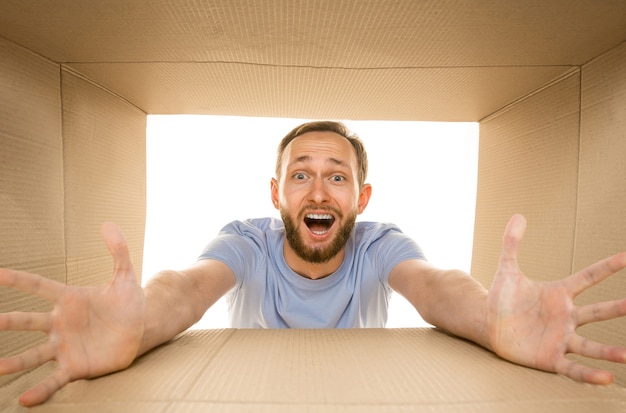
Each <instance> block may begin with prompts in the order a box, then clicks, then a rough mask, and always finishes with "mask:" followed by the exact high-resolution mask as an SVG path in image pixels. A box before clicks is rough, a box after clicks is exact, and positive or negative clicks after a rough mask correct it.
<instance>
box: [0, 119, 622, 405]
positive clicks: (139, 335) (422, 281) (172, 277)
mask: <svg viewBox="0 0 626 413" xmlns="http://www.w3.org/2000/svg"><path fill="white" fill-rule="evenodd" d="M366 174H367V157H366V153H365V150H364V149H363V146H362V144H361V141H360V140H359V139H358V138H357V137H356V136H354V135H350V133H349V131H348V130H347V129H346V128H345V127H344V126H343V125H342V124H340V123H335V122H312V123H307V124H304V125H301V126H299V127H297V128H295V129H294V130H293V131H291V132H290V133H289V134H288V135H287V136H286V137H285V138H284V139H283V141H282V142H281V144H280V146H279V151H278V157H277V165H276V178H274V179H272V181H271V195H272V202H273V203H274V206H275V207H276V208H277V209H278V210H279V211H280V213H281V217H282V222H281V221H280V220H276V219H269V218H268V219H259V220H249V221H245V222H234V223H231V224H229V225H228V226H226V227H225V228H224V229H223V231H222V232H221V233H220V235H219V236H218V237H217V238H216V239H215V240H214V241H212V242H211V243H209V245H208V246H207V248H206V249H205V251H204V252H203V253H202V255H201V257H200V259H199V260H198V261H197V262H196V263H195V264H194V265H192V266H191V267H190V268H187V269H185V270H183V271H163V272H160V273H159V274H157V275H156V276H155V277H154V278H153V280H152V281H151V282H150V283H149V285H147V286H146V288H145V289H144V290H142V289H141V288H140V287H139V286H138V284H137V282H136V277H135V274H134V271H133V268H132V265H131V262H130V258H129V254H128V248H127V245H126V242H125V241H124V238H123V235H122V233H121V231H120V230H119V228H118V227H117V226H115V225H114V224H105V225H103V231H102V232H103V237H104V240H105V243H106V245H107V247H108V249H109V251H110V253H111V255H112V257H113V261H114V273H113V279H112V281H111V282H110V283H109V284H108V285H105V286H101V287H86V288H84V287H83V288H81V287H71V286H66V285H64V284H60V283H57V282H54V281H51V280H48V279H46V278H43V277H40V276H38V275H34V274H28V273H24V272H19V271H13V270H8V269H6V270H0V285H4V286H8V287H12V288H17V289H20V290H23V291H25V292H27V293H31V294H37V295H39V296H41V297H44V298H46V299H49V300H50V301H52V303H53V304H54V309H53V311H52V312H51V313H46V314H37V313H7V314H2V315H0V330H41V331H44V332H46V333H47V334H48V335H49V340H48V342H46V343H44V344H42V345H40V346H38V347H35V348H33V349H30V350H27V351H25V352H24V353H22V354H20V355H17V356H14V357H10V358H7V359H5V360H2V361H0V373H3V374H7V373H12V372H16V371H19V370H22V369H26V368H30V367H34V366H38V365H41V364H42V363H45V362H47V361H49V360H53V359H54V360H56V361H57V363H58V369H57V370H56V371H55V372H54V373H53V374H52V375H51V376H50V377H49V378H47V379H45V380H44V381H43V382H42V383H40V384H39V385H37V386H36V387H34V388H33V389H31V390H29V391H27V392H26V393H25V394H24V395H23V396H22V397H21V398H20V402H21V403H22V404H24V405H27V406H30V405H34V404H37V403H41V402H43V401H45V400H46V399H47V398H48V397H49V396H50V395H52V394H53V393H54V392H55V391H56V390H58V389H59V388H61V387H62V386H64V385H65V384H66V383H68V382H70V381H73V380H77V379H80V378H87V377H96V376H99V375H103V374H106V373H110V372H114V371H117V370H121V369H124V368H126V367H128V366H129V365H130V364H131V363H132V362H133V360H134V359H135V358H136V357H138V356H140V355H141V354H143V353H145V352H146V351H148V350H150V349H152V348H154V347H155V346H157V345H159V344H161V343H164V342H166V341H168V340H170V339H171V338H173V337H174V336H175V335H176V334H178V333H180V332H182V331H184V330H185V329H187V328H189V327H190V326H191V325H193V324H194V323H195V322H196V321H197V320H199V319H200V317H201V316H202V314H203V313H204V312H205V311H206V310H207V309H208V308H209V307H210V306H211V305H212V304H213V303H215V302H216V301H217V300H218V299H219V298H220V297H221V296H223V295H224V294H226V293H229V299H230V303H231V314H230V317H231V322H232V323H233V327H262V328H280V327H300V328H307V327H325V328H331V327H381V326H384V324H385V321H386V304H387V299H388V297H389V294H390V292H391V290H395V291H396V292H398V293H400V294H402V295H403V296H404V297H406V298H407V299H408V300H409V301H410V302H411V303H412V304H413V305H414V306H415V308H416V309H417V311H419V312H420V314H421V315H422V317H423V318H424V319H425V320H426V321H428V322H429V323H431V324H433V325H436V326H438V327H440V328H442V329H445V330H448V331H449V332H451V333H453V334H455V335H458V336H461V337H464V338H467V339H469V340H472V341H474V342H476V343H478V344H480V345H481V346H483V347H485V348H487V349H489V350H491V351H493V352H495V353H496V354H498V355H499V356H501V357H503V358H505V359H507V360H510V361H512V362H514V363H518V364H522V365H526V366H529V367H533V368H537V369H542V370H546V371H552V372H556V373H560V374H564V375H566V376H569V377H571V378H573V379H575V380H579V381H585V382H589V383H597V384H606V383H610V382H612V380H613V376H612V374H611V373H610V372H608V371H601V370H595V369H591V368H589V367H586V366H583V365H580V364H577V363H576V362H574V361H572V360H569V359H567V358H566V357H565V354H566V353H576V354H580V355H582V356H585V357H593V358H598V359H604V360H609V361H614V362H626V349H625V348H619V347H615V346H608V345H604V344H601V343H596V342H592V341H590V340H587V339H585V338H583V337H580V336H578V335H577V334H576V332H575V330H576V328H577V327H578V326H580V325H583V324H586V323H590V322H594V321H601V320H607V319H611V318H616V317H620V316H623V315H626V299H623V300H618V301H613V302H607V303H599V304H594V305H589V306H584V307H580V308H579V307H575V306H574V305H573V298H574V297H575V296H576V295H578V294H579V293H581V292H582V291H584V290H585V289H587V288H588V287H590V286H592V285H594V284H596V283H598V282H600V281H601V280H603V279H604V278H606V277H608V276H609V275H611V274H613V273H615V272H617V271H619V270H621V269H623V268H624V267H626V253H622V254H618V255H615V256H613V257H610V258H607V259H605V260H602V261H600V262H598V263H596V264H594V265H591V266H590V267H588V268H586V269H584V270H582V271H580V272H579V273H576V274H574V275H572V276H570V277H568V278H566V279H564V280H561V281H559V282H551V283H539V282H534V281H531V280H530V279H528V278H526V277H525V276H524V275H523V274H522V273H521V271H520V269H519V268H518V266H517V253H518V249H519V244H520V242H521V239H522V236H523V234H524V231H525V225H526V223H525V220H524V218H523V217H521V216H519V215H516V216H514V217H512V218H511V220H510V221H509V223H508V225H507V227H506V229H505V233H504V239H503V248H502V254H501V257H500V261H499V266H498V270H497V274H496V277H495V279H494V282H493V285H492V286H491V288H490V290H489V291H487V290H485V289H484V288H483V287H482V286H481V285H480V284H479V283H478V282H476V281H475V280H474V279H473V278H472V277H470V276H469V275H468V274H465V273H463V272H461V271H455V270H441V269H438V268H435V267H433V266H432V265H430V264H429V263H428V262H427V261H425V259H424V257H423V254H422V252H421V250H420V249H419V247H418V246H417V244H415V243H414V242H413V241H412V240H410V239H409V238H408V237H406V236H405V235H403V234H402V233H401V232H400V231H399V229H398V228H396V227H395V226H393V225H386V224H378V223H365V222H359V223H356V222H355V220H356V217H357V215H358V214H360V213H362V212H363V210H364V209H365V208H366V207H367V204H368V201H369V199H370V196H371V193H372V188H371V186H370V185H369V184H366V183H365V178H366ZM181 303H184V304H181Z"/></svg>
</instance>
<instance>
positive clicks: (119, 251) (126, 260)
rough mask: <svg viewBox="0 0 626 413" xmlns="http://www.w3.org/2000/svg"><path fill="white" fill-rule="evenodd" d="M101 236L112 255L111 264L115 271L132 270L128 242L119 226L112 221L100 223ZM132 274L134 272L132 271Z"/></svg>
mask: <svg viewBox="0 0 626 413" xmlns="http://www.w3.org/2000/svg"><path fill="white" fill-rule="evenodd" d="M102 238H104V243H105V244H106V246H107V249H108V250H109V253H110V254H111V256H112V257H113V265H114V270H115V272H116V273H118V272H120V273H125V272H126V271H128V270H131V272H132V270H133V265H132V262H131V259H130V253H129V251H128V244H127V243H126V238H124V233H123V232H122V230H121V229H120V227H119V226H118V225H117V224H115V223H113V222H105V223H104V224H102ZM133 276H134V273H133Z"/></svg>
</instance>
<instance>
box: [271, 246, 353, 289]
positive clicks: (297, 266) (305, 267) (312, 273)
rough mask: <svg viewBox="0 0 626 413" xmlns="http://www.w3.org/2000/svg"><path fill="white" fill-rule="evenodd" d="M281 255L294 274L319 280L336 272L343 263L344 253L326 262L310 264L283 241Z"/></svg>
mask: <svg viewBox="0 0 626 413" xmlns="http://www.w3.org/2000/svg"><path fill="white" fill-rule="evenodd" d="M283 255H284V257H285V262H286V263H287V265H288V266H289V268H291V269H292V270H293V271H294V272H295V273H296V274H298V275H300V276H302V277H304V278H309V279H311V280H319V279H321V278H324V277H328V276H329V275H331V274H332V273H334V272H335V271H337V269H338V268H339V267H340V266H341V263H342V262H343V259H344V257H345V252H344V251H343V250H342V251H341V252H339V254H337V255H335V256H334V257H333V258H331V259H330V260H329V261H327V262H324V263H312V262H308V261H305V260H303V259H302V258H301V257H300V256H299V255H297V254H296V253H295V251H293V250H292V249H291V248H290V247H289V243H288V242H286V241H285V244H284V246H283Z"/></svg>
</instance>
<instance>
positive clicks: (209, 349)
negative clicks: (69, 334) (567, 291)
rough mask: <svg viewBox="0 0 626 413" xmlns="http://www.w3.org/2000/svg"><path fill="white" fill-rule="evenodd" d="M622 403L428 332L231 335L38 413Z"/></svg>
mask: <svg viewBox="0 0 626 413" xmlns="http://www.w3.org/2000/svg"><path fill="white" fill-rule="evenodd" d="M20 380H22V379H20ZM103 401H105V402H106V403H103ZM625 403H626V389H624V388H622V387H619V386H615V385H614V386H609V387H602V386H586V385H580V384H579V383H575V382H573V381H570V380H567V379H564V378H563V377H560V376H557V375H554V374H550V373H544V372H540V371H537V370H532V369H526V368H522V367H519V366H515V365H513V364H511V363H508V362H505V361H503V360H500V359H499V358H498V357H496V356H495V355H493V354H492V353H490V352H488V351H486V350H483V349H482V348H480V347H478V346H475V345H472V344H469V343H466V342H463V341H460V340H458V339H457V338H454V337H451V336H449V335H447V334H445V333H443V332H440V331H438V330H434V329H430V328H425V329H371V330H357V329H348V330H230V329H229V330H219V331H218V330H213V331H211V330H209V331H192V332H188V333H186V334H184V335H182V336H180V337H179V338H178V339H177V340H176V341H174V342H173V343H171V344H169V345H166V346H162V347H160V348H158V349H156V350H154V351H152V352H151V353H149V354H147V355H146V356H144V357H143V358H141V359H139V360H137V361H136V363H135V365H134V366H132V367H131V368H129V369H127V370H125V371H123V372H120V373H118V374H115V375H110V376H106V377H101V378H98V379H95V380H89V381H79V382H76V383H73V384H71V385H69V386H67V387H66V388H65V389H63V390H61V391H60V392H58V393H57V394H56V395H55V396H54V397H53V399H52V400H50V401H49V402H48V403H47V404H45V405H43V406H40V407H38V408H34V409H32V411H33V412H67V413H69V412H84V411H91V412H94V413H97V412H108V411H114V410H115V409H119V410H126V411H130V410H129V409H132V411H134V412H151V413H152V412H163V413H166V412H200V411H202V412H294V411H310V412H331V411H347V412H370V411H371V412H373V411H407V412H408V411H425V412H501V411H507V412H529V411H532V412H554V411H567V412H592V411H594V412H597V411H602V412H607V413H609V412H621V411H623V409H624V408H626V404H625ZM119 410H118V411H119Z"/></svg>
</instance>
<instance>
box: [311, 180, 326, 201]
mask: <svg viewBox="0 0 626 413" xmlns="http://www.w3.org/2000/svg"><path fill="white" fill-rule="evenodd" d="M309 201H310V202H313V203H315V204H324V203H326V202H328V201H329V194H328V188H327V187H326V183H325V182H324V179H322V178H316V179H314V180H313V182H312V183H311V191H310V192H309Z"/></svg>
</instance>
